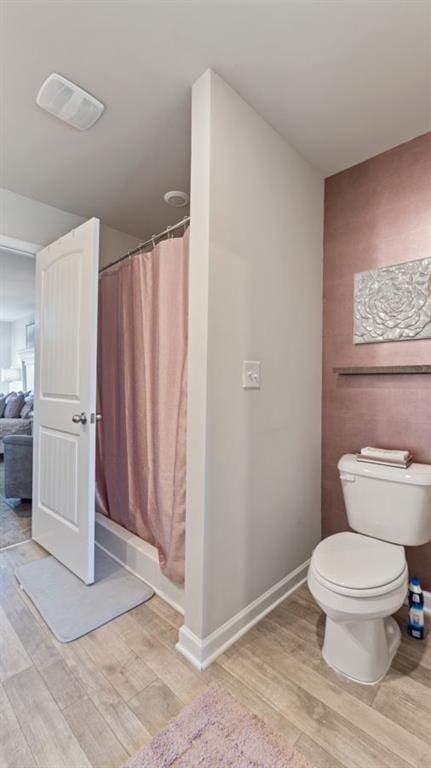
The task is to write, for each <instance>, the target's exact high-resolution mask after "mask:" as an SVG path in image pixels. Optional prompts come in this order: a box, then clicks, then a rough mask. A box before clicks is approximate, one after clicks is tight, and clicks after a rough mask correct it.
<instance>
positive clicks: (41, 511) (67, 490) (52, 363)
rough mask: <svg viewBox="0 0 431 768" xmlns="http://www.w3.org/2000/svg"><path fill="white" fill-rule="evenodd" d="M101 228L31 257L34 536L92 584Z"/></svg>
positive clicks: (78, 232)
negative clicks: (34, 312) (33, 269)
mask: <svg viewBox="0 0 431 768" xmlns="http://www.w3.org/2000/svg"><path fill="white" fill-rule="evenodd" d="M98 265H99V221H98V219H90V221H87V222H85V224H82V225H81V226H80V227H77V229H74V230H73V231H72V232H69V233H68V234H67V235H64V237H61V238H60V239H59V240H57V241H56V242H55V243H52V245H49V246H48V247H47V248H44V249H43V250H42V251H39V253H38V254H37V256H36V306H37V315H36V317H37V320H36V369H35V393H34V394H35V409H34V424H33V530H32V535H33V538H34V539H35V541H37V542H38V543H39V544H40V545H41V546H42V547H44V548H45V549H47V550H48V552H51V554H52V555H54V557H56V558H57V559H58V560H60V562H61V563H63V564H64V565H66V566H67V567H68V568H69V569H70V570H71V571H73V572H74V573H75V574H76V575H77V576H79V577H80V578H81V579H82V580H83V581H85V582H86V583H87V584H91V583H92V582H93V581H94V528H95V512H94V492H95V485H94V484H95V446H96V424H95V421H96V353H97V291H98Z"/></svg>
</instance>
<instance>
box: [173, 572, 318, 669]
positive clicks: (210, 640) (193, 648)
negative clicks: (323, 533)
mask: <svg viewBox="0 0 431 768" xmlns="http://www.w3.org/2000/svg"><path fill="white" fill-rule="evenodd" d="M309 564H310V560H306V561H305V562H304V563H302V564H301V565H300V566H299V567H298V568H295V570H294V571H292V572H291V573H288V574H287V576H285V577H284V578H283V579H282V580H281V581H279V582H278V583H277V584H274V586H273V587H270V589H268V590H267V591H266V592H264V593H263V594H262V595H260V597H258V598H257V599H256V600H254V601H253V602H252V603H250V604H249V605H247V606H246V608H244V609H243V610H241V611H239V612H238V613H236V614H235V616H232V618H231V619H228V621H226V622H225V623H224V624H222V625H221V627H218V629H216V630H214V632H211V634H210V635H207V637H205V638H203V639H202V638H200V637H198V636H197V635H195V634H194V632H192V631H191V630H190V629H189V628H188V627H187V626H186V625H185V624H183V626H182V627H180V630H179V640H178V643H177V644H176V646H175V647H176V649H177V651H179V653H181V654H182V655H183V656H184V657H185V658H186V659H187V660H188V661H190V663H191V664H193V666H194V667H196V668H197V669H199V670H203V669H206V668H207V667H208V666H209V665H210V664H211V663H212V662H213V661H214V660H215V659H216V658H217V656H220V655H221V654H222V653H224V651H226V650H227V649H228V648H229V647H230V646H231V645H233V643H235V642H236V641H237V640H239V638H240V637H242V635H244V634H245V633H246V632H248V630H249V629H251V628H252V627H253V626H254V625H255V624H257V622H258V621H260V620H261V619H263V618H264V616H266V614H267V613H269V612H270V611H272V610H273V609H274V608H275V607H276V606H277V605H278V604H279V603H281V602H282V601H283V600H285V598H286V597H288V595H290V594H291V592H294V591H295V589H298V587H300V586H301V585H302V584H303V583H304V582H305V579H306V577H307V570H308V566H309Z"/></svg>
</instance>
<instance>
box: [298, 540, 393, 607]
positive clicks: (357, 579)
mask: <svg viewBox="0 0 431 768" xmlns="http://www.w3.org/2000/svg"><path fill="white" fill-rule="evenodd" d="M310 568H311V570H312V571H313V575H314V577H315V579H316V581H318V582H319V583H320V584H321V585H322V586H323V587H326V589H328V590H330V591H331V592H335V593H336V594H340V595H346V596H352V597H357V598H361V597H373V596H378V595H383V594H385V593H387V592H391V591H393V590H394V589H397V587H398V586H400V585H401V584H402V583H403V582H404V581H405V579H406V575H407V563H406V559H405V554H404V548H403V547H401V546H399V545H398V544H390V543H388V542H386V541H381V540H380V539H373V538H371V537H370V536H363V535H362V534H359V533H351V532H348V531H346V532H343V533H336V534H334V535H333V536H329V537H328V538H327V539H324V540H323V541H321V542H320V544H318V545H317V547H316V549H315V550H314V552H313V556H312V558H311V565H310Z"/></svg>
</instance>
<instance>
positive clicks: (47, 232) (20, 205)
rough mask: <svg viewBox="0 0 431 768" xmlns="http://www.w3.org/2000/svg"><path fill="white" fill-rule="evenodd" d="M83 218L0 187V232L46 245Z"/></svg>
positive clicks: (77, 224)
mask: <svg viewBox="0 0 431 768" xmlns="http://www.w3.org/2000/svg"><path fill="white" fill-rule="evenodd" d="M83 221H85V219H83V218H82V216H76V215H75V214H74V213H68V212H67V211H62V210H60V208H54V207H53V206H52V205H46V204H45V203H40V202H39V201H38V200H32V199H31V198H29V197H24V196H23V195H18V194H16V193H15V192H10V191H9V190H8V189H0V234H2V235H6V236H7V237H15V238H17V239H18V240H25V241H26V242H29V243H36V244H37V245H48V244H49V243H52V242H53V241H54V240H57V238H59V237H61V235H65V234H66V232H69V230H70V229H74V227H78V226H79V224H82V222H83Z"/></svg>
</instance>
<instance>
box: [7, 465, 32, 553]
mask: <svg viewBox="0 0 431 768" xmlns="http://www.w3.org/2000/svg"><path fill="white" fill-rule="evenodd" d="M27 539H31V502H23V503H21V504H19V506H17V507H16V508H15V509H14V508H13V507H10V506H9V505H8V504H6V501H5V499H4V459H3V457H2V456H0V549H3V547H9V546H11V545H13V544H18V543H19V542H21V541H27Z"/></svg>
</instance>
